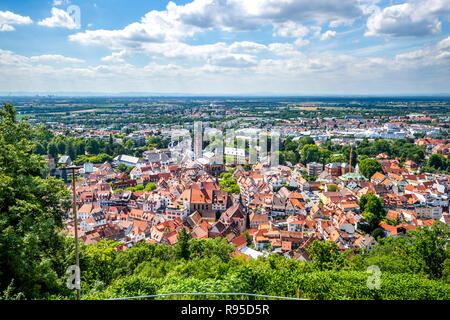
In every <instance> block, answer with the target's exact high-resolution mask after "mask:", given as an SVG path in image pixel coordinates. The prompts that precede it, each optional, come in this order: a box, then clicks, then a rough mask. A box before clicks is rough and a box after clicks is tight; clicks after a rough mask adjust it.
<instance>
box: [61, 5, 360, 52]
mask: <svg viewBox="0 0 450 320" xmlns="http://www.w3.org/2000/svg"><path fill="white" fill-rule="evenodd" d="M361 15H362V10H361V9H360V7H359V6H358V2H357V1H355V0H341V1H339V3H336V2H334V1H331V0H315V1H310V0H283V1H279V0H246V1H241V0H193V1H192V2H190V3H188V4H185V5H176V4H175V3H173V2H172V1H170V2H169V3H168V5H167V7H166V10H163V11H157V10H152V11H150V12H148V13H147V14H146V15H145V16H144V17H143V18H142V19H141V20H140V21H139V22H134V23H132V24H130V25H128V26H126V27H125V28H123V29H120V30H87V31H85V32H80V33H77V34H75V35H71V36H70V37H69V39H70V40H71V41H76V42H79V43H82V44H85V45H99V46H104V47H108V48H110V49H113V50H122V49H124V48H129V49H137V48H141V47H142V44H143V43H152V42H154V43H158V42H176V41H182V40H184V39H186V38H189V37H192V36H193V35H195V34H196V33H198V32H203V31H206V30H211V29H214V28H218V29H221V30H225V31H245V30H256V29H258V28H260V27H263V26H268V25H274V26H275V28H274V32H275V34H277V35H281V36H286V37H295V38H301V37H303V36H304V35H305V34H306V33H307V32H308V30H307V28H306V27H304V26H302V25H301V22H302V21H319V22H323V21H333V20H336V19H338V20H348V19H355V18H357V17H359V16H361Z"/></svg>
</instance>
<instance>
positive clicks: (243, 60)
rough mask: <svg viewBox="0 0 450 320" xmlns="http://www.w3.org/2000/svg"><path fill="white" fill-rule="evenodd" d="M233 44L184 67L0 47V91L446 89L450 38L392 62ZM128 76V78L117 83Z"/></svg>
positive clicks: (219, 46) (196, 51) (291, 47)
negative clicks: (235, 48)
mask: <svg viewBox="0 0 450 320" xmlns="http://www.w3.org/2000/svg"><path fill="white" fill-rule="evenodd" d="M158 45H162V44H158ZM165 45H167V44H165ZM170 45H172V44H170ZM229 48H230V47H229V46H226V44H223V43H219V44H217V45H210V46H209V47H202V48H195V47H193V48H190V47H183V46H180V48H179V50H188V51H190V53H189V54H190V55H191V54H193V55H194V56H199V55H200V52H199V51H201V52H202V54H203V55H204V57H206V58H207V60H206V64H204V65H196V66H192V65H191V66H186V65H184V61H185V60H184V59H180V61H179V62H180V64H177V63H176V61H174V62H171V63H169V64H165V65H164V64H158V63H155V62H151V63H149V64H148V65H147V66H145V67H137V66H133V65H131V64H128V63H117V64H110V65H109V64H108V65H97V66H77V65H74V64H57V63H56V64H55V63H48V64H43V63H42V62H37V61H32V60H36V58H35V59H32V58H28V57H24V56H21V55H17V54H14V53H13V52H10V51H4V50H0V65H1V67H0V88H2V90H3V91H29V90H33V91H46V92H56V91H84V92H86V91H97V92H116V93H117V92H131V91H134V92H186V93H188V92H189V93H211V94H214V93H233V94H246V93H263V92H264V93H277V94H283V93H296V94H321V93H329V94H352V93H357V94H358V93H364V94H369V93H398V92H402V93H408V92H409V93H417V92H421V93H428V92H431V93H432V92H437V91H441V92H448V85H447V84H448V82H449V81H450V74H449V73H448V71H447V70H448V69H449V67H450V50H449V48H450V37H447V38H445V39H443V40H441V41H439V42H438V43H436V44H435V45H433V46H430V47H426V48H423V49H422V50H416V51H413V52H405V53H402V54H401V55H398V56H397V57H395V58H394V59H388V58H378V57H377V58H372V57H370V58H366V57H356V56H352V55H345V54H335V53H333V52H323V51H320V52H314V51H311V52H299V51H297V50H295V46H294V45H292V44H288V43H275V44H270V45H268V46H267V48H268V50H269V51H270V52H273V53H274V54H276V55H277V56H279V57H278V58H273V59H260V60H257V59H256V58H255V56H253V55H251V54H236V53H230V52H229ZM176 55H177V56H179V53H176ZM44 56H45V55H44ZM38 60H42V58H39V59H38ZM424 70H425V71H426V72H424ZM368 75H370V77H368ZM123 78H125V79H127V81H125V82H124V81H117V79H123ZM68 79H70V81H69V80H68ZM30 88H32V89H30Z"/></svg>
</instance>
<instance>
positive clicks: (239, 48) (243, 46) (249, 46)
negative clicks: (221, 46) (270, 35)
mask: <svg viewBox="0 0 450 320" xmlns="http://www.w3.org/2000/svg"><path fill="white" fill-rule="evenodd" d="M229 49H230V51H236V52H252V53H258V52H262V51H265V50H267V46H265V45H263V44H260V43H256V42H251V41H240V42H234V43H232V44H231V45H230V47H229Z"/></svg>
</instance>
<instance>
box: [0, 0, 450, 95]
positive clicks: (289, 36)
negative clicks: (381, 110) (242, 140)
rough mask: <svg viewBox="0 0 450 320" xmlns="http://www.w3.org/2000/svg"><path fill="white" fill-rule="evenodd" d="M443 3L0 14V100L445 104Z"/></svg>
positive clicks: (76, 1)
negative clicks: (88, 96) (117, 97)
mask: <svg viewBox="0 0 450 320" xmlns="http://www.w3.org/2000/svg"><path fill="white" fill-rule="evenodd" d="M449 30H450V0H421V1H419V0H399V1H397V0H339V1H332V0H315V1H309V0H283V1H280V0H246V1H242V0H183V1H170V2H169V1H166V0H163V1H144V0H135V1H131V2H130V1H125V0H115V1H111V0H94V1H92V0H70V1H69V0H48V1H37V0H35V1H33V0H30V1H12V0H4V1H2V2H1V3H0V93H7V94H14V93H24V92H25V93H48V94H52V93H55V94H58V93H61V92H66V93H68V92H70V93H80V94H82V93H104V94H117V93H133V92H134V93H149V94H179V95H182V94H187V95H195V94H200V95H208V94H211V95H303V96H308V95H433V94H450V86H449V83H450V72H449V70H450V32H449Z"/></svg>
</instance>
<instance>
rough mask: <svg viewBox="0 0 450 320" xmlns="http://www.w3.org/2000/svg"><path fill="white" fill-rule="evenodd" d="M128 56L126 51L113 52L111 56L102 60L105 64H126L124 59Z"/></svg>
mask: <svg viewBox="0 0 450 320" xmlns="http://www.w3.org/2000/svg"><path fill="white" fill-rule="evenodd" d="M125 55H126V51H125V50H122V51H120V52H113V53H112V54H111V55H109V56H106V57H103V58H102V59H101V60H102V61H103V62H124V61H125V60H124V59H123V58H124V56H125Z"/></svg>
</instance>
